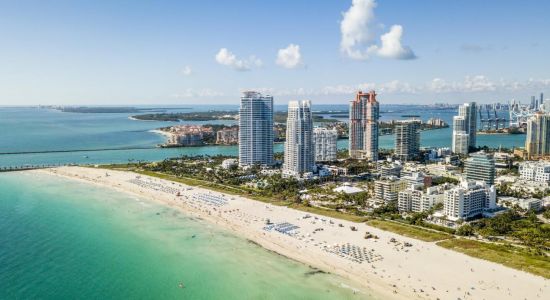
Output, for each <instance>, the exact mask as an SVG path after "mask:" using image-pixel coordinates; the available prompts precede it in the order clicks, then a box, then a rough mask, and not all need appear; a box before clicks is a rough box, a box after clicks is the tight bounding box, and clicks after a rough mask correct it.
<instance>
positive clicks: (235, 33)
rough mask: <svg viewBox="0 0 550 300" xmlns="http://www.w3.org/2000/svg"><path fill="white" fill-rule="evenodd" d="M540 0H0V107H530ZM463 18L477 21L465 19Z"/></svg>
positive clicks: (541, 45)
mask: <svg viewBox="0 0 550 300" xmlns="http://www.w3.org/2000/svg"><path fill="white" fill-rule="evenodd" d="M548 11H550V2H548V1H542V0H541V1H529V2H525V3H524V2H518V1H496V0H493V1H473V0H466V1H459V2H450V1H435V0H432V1H422V2H417V1H405V0H393V1H389V0H388V1H380V0H379V1H374V0H345V1H322V2H319V3H316V4H315V6H314V7H313V5H312V3H311V2H310V1H304V0H302V1H278V2H273V3H268V2H252V1H231V2H227V3H220V2H218V1H201V2H191V3H189V2H185V3H184V2H181V1H168V0H166V1H155V2H145V1H140V2H135V1H93V2H83V1H55V2H48V3H46V2H43V1H36V0H35V1H20V2H13V1H11V2H3V3H0V35H1V36H2V47H0V65H1V66H2V68H0V105H37V104H53V105H115V104H116V105H140V104H153V105H154V104H181V105H193V104H196V103H200V104H238V103H239V98H240V95H241V92H242V91H244V90H257V91H260V92H262V93H263V94H270V95H272V96H274V102H275V104H277V105H280V104H286V103H287V102H288V101H289V100H302V99H308V100H311V101H313V102H315V103H316V104H318V105H321V104H347V103H348V102H349V101H350V100H352V99H353V95H354V94H355V93H356V92H357V91H358V90H362V91H369V90H372V89H374V90H376V91H377V93H378V94H379V98H380V100H381V102H382V103H384V104H430V103H434V102H446V103H453V104H459V103H464V102H470V101H475V102H477V103H480V104H483V103H489V102H497V101H499V102H508V101H510V100H512V99H515V100H516V101H521V102H522V103H529V101H530V99H531V96H536V97H538V96H539V95H540V93H541V92H543V93H545V94H548V95H550V91H549V90H550V75H549V74H548V70H549V69H550V60H549V59H548V58H547V56H548V53H549V52H550V51H549V50H550V41H549V40H548V39H544V37H545V36H547V35H548V28H550V18H548V17H547V12H548ZM471 20H475V22H472V21H471Z"/></svg>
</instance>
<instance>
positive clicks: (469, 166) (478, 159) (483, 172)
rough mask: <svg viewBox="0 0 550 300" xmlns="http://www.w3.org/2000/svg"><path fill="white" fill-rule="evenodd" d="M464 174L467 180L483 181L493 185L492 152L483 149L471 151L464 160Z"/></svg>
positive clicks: (493, 167) (493, 159) (493, 166)
mask: <svg viewBox="0 0 550 300" xmlns="http://www.w3.org/2000/svg"><path fill="white" fill-rule="evenodd" d="M464 174H465V175H466V179H468V180H474V181H483V182H485V183H487V184H489V185H493V184H494V183H495V158H494V156H493V154H490V153H485V152H483V151H480V152H477V153H472V155H471V156H470V157H469V158H468V159H466V160H465V161H464Z"/></svg>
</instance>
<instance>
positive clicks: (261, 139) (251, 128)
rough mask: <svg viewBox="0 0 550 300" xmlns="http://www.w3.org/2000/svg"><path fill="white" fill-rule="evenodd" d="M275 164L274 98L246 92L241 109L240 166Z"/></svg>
mask: <svg viewBox="0 0 550 300" xmlns="http://www.w3.org/2000/svg"><path fill="white" fill-rule="evenodd" d="M254 164H259V165H271V164H273V97H272V96H262V94H260V93H258V92H253V91H248V92H244V94H243V96H242V97H241V107H240V109H239V165H240V166H249V165H254Z"/></svg>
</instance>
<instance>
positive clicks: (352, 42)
mask: <svg viewBox="0 0 550 300" xmlns="http://www.w3.org/2000/svg"><path fill="white" fill-rule="evenodd" d="M376 5H377V4H376V2H375V1H374V0H353V1H352V3H351V7H350V8H349V9H348V11H346V12H344V13H343V18H342V21H341V22H340V32H341V33H342V39H341V41H340V51H342V52H343V53H344V54H346V55H347V56H348V57H350V58H352V59H358V60H364V59H368V58H369V56H370V55H377V56H380V57H384V58H393V59H414V58H416V55H415V54H414V52H413V51H412V49H411V48H410V47H408V46H404V45H403V44H402V43H401V38H402V36H403V26H401V25H393V26H392V27H391V28H390V31H388V32H387V33H385V34H383V35H382V36H380V40H381V42H382V45H381V46H378V45H376V44H375V43H374V42H373V37H374V34H373V32H372V28H371V23H372V22H373V20H374V18H375V16H374V8H375V7H376ZM377 27H378V28H383V27H384V25H382V24H378V26H377Z"/></svg>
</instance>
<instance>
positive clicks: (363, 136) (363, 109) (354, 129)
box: [349, 91, 380, 161]
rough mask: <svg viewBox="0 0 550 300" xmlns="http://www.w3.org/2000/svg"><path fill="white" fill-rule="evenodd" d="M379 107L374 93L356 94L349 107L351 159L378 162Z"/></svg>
mask: <svg viewBox="0 0 550 300" xmlns="http://www.w3.org/2000/svg"><path fill="white" fill-rule="evenodd" d="M379 115H380V107H379V104H378V101H376V93H375V92H374V91H370V92H368V93H363V92H361V91H359V92H357V95H355V100H353V101H351V102H350V107H349V155H350V157H352V158H363V159H369V160H372V161H376V160H378V118H379Z"/></svg>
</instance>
